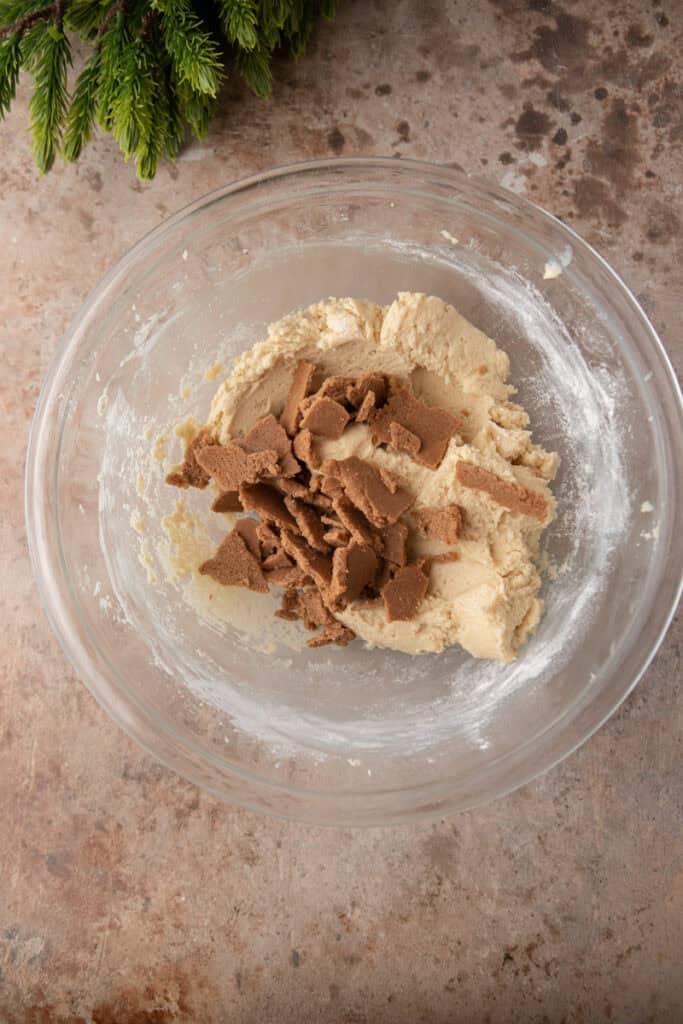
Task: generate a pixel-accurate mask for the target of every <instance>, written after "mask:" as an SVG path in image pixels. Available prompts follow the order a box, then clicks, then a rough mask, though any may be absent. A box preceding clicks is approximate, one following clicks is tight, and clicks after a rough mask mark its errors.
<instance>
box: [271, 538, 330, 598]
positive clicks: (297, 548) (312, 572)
mask: <svg viewBox="0 0 683 1024" xmlns="http://www.w3.org/2000/svg"><path fill="white" fill-rule="evenodd" d="M281 541H282V547H283V548H284V550H285V553H286V554H288V555H289V557H290V558H292V559H293V560H294V561H295V562H296V564H297V565H298V566H299V568H300V569H301V570H302V571H303V572H305V573H306V574H307V575H308V576H312V577H313V579H314V580H315V582H316V583H317V584H318V586H319V587H320V588H321V589H324V588H326V587H329V585H330V582H331V580H332V559H331V558H330V556H329V555H323V554H322V553H321V552H320V551H316V550H315V549H314V548H312V547H311V545H310V544H308V543H307V542H306V541H305V540H304V539H303V537H297V536H296V535H295V534H294V533H292V532H291V531H290V530H283V531H282V533H281Z"/></svg>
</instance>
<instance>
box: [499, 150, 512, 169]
mask: <svg viewBox="0 0 683 1024" xmlns="http://www.w3.org/2000/svg"><path fill="white" fill-rule="evenodd" d="M498 159H499V160H500V162H501V163H502V164H505V165H506V166H507V164H514V163H515V158H514V156H513V155H512V153H508V151H507V150H505V152H504V153H501V154H500V156H499V157H498Z"/></svg>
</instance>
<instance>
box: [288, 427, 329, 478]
mask: <svg viewBox="0 0 683 1024" xmlns="http://www.w3.org/2000/svg"><path fill="white" fill-rule="evenodd" d="M292 445H293V447H294V454H295V455H296V457H297V459H299V460H300V461H301V462H305V463H306V465H307V466H308V467H309V468H310V469H319V468H320V463H321V461H322V460H321V459H320V456H319V455H318V453H317V452H316V450H315V446H314V443H313V434H312V433H311V432H310V430H300V431H299V433H298V434H296V435H295V437H294V440H293V441H292Z"/></svg>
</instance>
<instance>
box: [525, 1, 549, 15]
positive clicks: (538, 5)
mask: <svg viewBox="0 0 683 1024" xmlns="http://www.w3.org/2000/svg"><path fill="white" fill-rule="evenodd" d="M550 7H551V3H550V0H529V10H530V11H539V13H541V14H548V13H550Z"/></svg>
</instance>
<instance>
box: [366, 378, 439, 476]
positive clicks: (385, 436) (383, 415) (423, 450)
mask: <svg viewBox="0 0 683 1024" xmlns="http://www.w3.org/2000/svg"><path fill="white" fill-rule="evenodd" d="M393 423H397V424H398V425H399V426H401V427H404V428H405V429H406V430H408V431H410V432H411V433H412V434H414V435H415V436H416V437H418V438H419V440H420V449H419V451H418V452H416V454H415V455H414V456H412V457H413V458H414V459H415V461H416V462H420V463H421V464H422V465H424V466H429V468H430V469H436V467H437V466H438V465H439V463H440V462H441V460H442V459H443V457H444V455H445V454H446V449H447V448H448V443H449V441H450V440H451V438H452V437H453V435H454V434H455V433H456V431H457V429H458V421H457V419H456V417H455V416H453V415H452V414H451V413H450V412H447V411H446V410H445V409H438V408H435V407H434V406H431V405H425V403H424V402H421V401H420V399H419V398H416V397H415V395H414V394H413V393H412V391H410V389H409V388H407V387H405V386H403V385H401V384H397V383H396V382H392V390H391V395H390V397H389V400H388V402H387V404H386V405H385V406H384V407H383V408H382V409H380V410H379V412H377V413H376V414H375V415H374V416H373V417H372V422H371V432H372V441H373V444H393V440H392V435H391V427H392V424H393Z"/></svg>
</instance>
